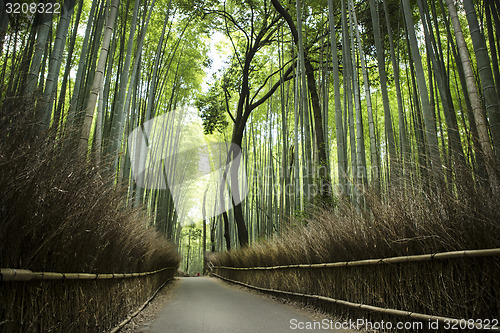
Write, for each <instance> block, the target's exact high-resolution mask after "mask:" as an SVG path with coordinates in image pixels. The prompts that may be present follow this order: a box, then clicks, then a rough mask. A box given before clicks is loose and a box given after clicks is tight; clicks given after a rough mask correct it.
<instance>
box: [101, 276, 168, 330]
mask: <svg viewBox="0 0 500 333" xmlns="http://www.w3.org/2000/svg"><path fill="white" fill-rule="evenodd" d="M173 279H174V278H173V277H171V278H170V279H168V280H167V281H165V282H163V284H162V285H161V286H160V287H159V288H158V289H156V291H155V292H154V293H153V295H151V297H150V298H148V299H147V300H146V302H144V303H143V304H142V305H141V307H140V308H139V309H137V311H135V312H134V313H132V314H130V315H129V316H128V317H127V319H125V320H123V321H122V322H121V323H120V324H118V326H116V327H115V328H113V329H112V330H111V331H110V333H117V332H119V331H120V330H121V329H122V328H123V327H124V326H125V325H127V324H128V323H129V322H130V321H131V320H132V319H134V318H135V317H136V316H137V315H138V314H139V313H141V311H142V310H144V308H145V307H146V306H147V305H148V304H149V303H151V301H152V300H153V298H155V297H156V295H157V294H158V293H159V292H160V290H161V289H162V288H163V287H164V286H165V285H166V284H167V283H168V282H170V281H172V280H173Z"/></svg>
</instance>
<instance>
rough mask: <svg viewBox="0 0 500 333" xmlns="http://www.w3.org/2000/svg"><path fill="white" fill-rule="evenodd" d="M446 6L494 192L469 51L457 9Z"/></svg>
mask: <svg viewBox="0 0 500 333" xmlns="http://www.w3.org/2000/svg"><path fill="white" fill-rule="evenodd" d="M446 4H447V5H448V11H449V13H450V18H451V23H452V25H453V30H454V31H455V38H456V40H457V48H458V52H459V54H460V59H461V60H462V65H463V69H464V74H465V81H466V84H467V90H468V93H469V99H470V102H471V106H472V111H473V113H474V121H475V123H476V127H477V132H478V135H479V142H480V144H481V149H482V153H483V154H484V155H485V157H486V169H487V172H488V176H489V179H490V184H491V186H492V187H493V189H494V190H495V189H498V185H499V182H498V178H497V177H498V176H497V174H496V171H495V170H494V168H493V161H494V153H493V150H492V147H491V143H490V136H489V134H488V126H487V120H486V116H485V113H484V110H483V107H482V105H481V98H480V96H479V92H478V89H477V86H476V80H475V77H474V71H473V69H472V64H471V61H470V58H469V50H468V49H467V43H466V41H465V38H464V34H463V31H462V27H461V26H460V20H459V18H458V13H457V9H456V7H455V4H454V2H453V0H446Z"/></svg>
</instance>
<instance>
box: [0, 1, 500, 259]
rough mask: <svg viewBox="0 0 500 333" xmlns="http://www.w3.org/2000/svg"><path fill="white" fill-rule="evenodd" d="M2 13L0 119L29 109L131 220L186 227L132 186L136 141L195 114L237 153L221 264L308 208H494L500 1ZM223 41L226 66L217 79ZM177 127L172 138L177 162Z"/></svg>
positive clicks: (499, 134) (159, 196) (214, 226)
mask: <svg viewBox="0 0 500 333" xmlns="http://www.w3.org/2000/svg"><path fill="white" fill-rule="evenodd" d="M400 4H401V6H400ZM326 6H328V7H326ZM1 13H2V14H1V15H2V18H1V19H0V87H1V89H0V95H1V98H2V99H1V102H0V103H2V105H3V106H6V108H4V109H8V107H7V106H8V105H10V104H9V103H21V102H24V103H28V105H32V106H33V110H31V112H32V116H33V118H32V120H33V121H35V122H36V131H34V133H32V135H34V136H37V135H38V136H41V135H44V133H50V135H51V137H52V138H54V139H57V138H63V137H64V138H73V139H74V140H76V141H78V142H79V154H80V155H81V158H84V159H85V160H86V162H87V163H91V164H93V165H95V166H96V167H99V168H100V169H101V170H107V171H109V172H112V173H113V174H114V175H115V177H114V179H115V183H116V184H118V183H125V184H126V185H128V193H127V195H128V198H129V203H130V205H145V206H146V207H147V210H148V212H149V213H150V215H151V216H152V217H153V220H154V222H153V224H154V226H155V227H156V228H157V230H160V231H161V232H163V233H165V235H166V237H168V238H170V239H173V240H176V241H179V239H180V237H181V235H182V234H181V231H180V230H181V228H180V225H179V221H182V220H184V219H185V218H186V214H187V212H186V211H182V210H179V209H177V208H176V207H175V204H174V203H175V199H176V198H177V197H175V195H176V194H174V193H172V192H171V191H170V190H167V189H150V188H148V189H144V188H142V187H139V186H137V184H136V182H135V180H134V177H133V176H132V165H131V162H130V156H128V154H129V152H128V150H129V149H128V148H129V147H128V142H127V137H128V135H129V134H130V133H131V132H132V130H133V129H135V128H143V127H144V123H146V122H147V121H148V120H151V119H154V118H155V117H158V116H161V115H164V114H168V113H169V112H173V111H175V110H176V109H179V107H180V106H186V105H191V106H194V107H196V108H197V109H198V112H199V114H200V116H201V118H202V122H203V126H204V130H205V132H206V135H207V137H208V138H210V140H212V141H226V142H230V143H233V144H234V146H233V147H236V148H235V149H234V150H233V149H230V150H229V152H228V155H227V157H226V161H225V162H231V161H233V160H234V159H235V156H237V155H238V153H239V152H238V151H237V150H239V149H241V151H242V152H243V156H244V159H243V160H242V163H244V165H243V164H242V165H237V166H234V167H235V168H237V169H238V170H242V169H245V170H247V185H248V196H247V198H246V199H245V200H243V201H241V200H239V199H242V198H238V196H239V195H240V194H239V192H240V187H241V186H242V185H243V184H242V183H241V180H238V179H237V178H238V177H231V176H230V175H231V174H233V175H235V174H238V173H237V172H229V171H230V170H225V171H226V173H225V175H224V176H223V179H222V180H223V181H222V185H221V188H220V189H218V192H217V195H218V196H219V200H218V203H217V205H218V208H220V207H221V206H223V207H227V208H229V207H231V209H230V210H228V211H226V212H225V213H223V214H221V215H220V216H218V217H214V218H206V219H204V220H205V222H206V223H210V230H209V232H206V233H205V234H210V247H211V248H212V249H214V250H220V249H223V248H231V247H235V245H237V244H239V245H240V246H245V245H246V244H248V243H249V242H252V241H255V240H258V239H261V238H265V237H270V236H272V235H273V234H275V233H279V232H281V230H282V229H283V228H284V227H287V226H288V225H289V224H290V223H291V222H290V220H289V217H297V218H298V219H297V220H299V221H300V220H301V218H302V217H304V219H303V221H304V223H307V222H306V220H307V219H306V218H307V215H308V211H309V210H310V209H311V207H312V206H314V205H319V206H326V207H331V208H332V209H336V207H338V206H339V205H350V204H353V205H354V206H356V207H357V209H359V210H363V211H364V210H367V209H370V208H369V205H367V203H369V201H367V200H365V198H366V192H367V191H371V192H373V194H374V197H376V198H378V199H380V200H384V198H386V197H387V196H390V195H392V193H393V191H395V190H396V189H403V190H407V191H410V190H411V191H424V192H429V191H432V192H435V193H436V194H439V193H441V189H442V188H448V189H453V188H456V187H457V186H462V185H464V184H469V185H471V188H474V189H479V188H481V189H484V188H486V189H488V190H489V191H491V192H492V193H498V189H499V186H500V184H499V183H500V180H499V171H498V167H497V163H498V154H499V153H498V151H499V149H500V148H499V147H500V101H499V96H498V93H499V91H500V88H499V87H500V83H499V81H500V70H499V69H498V64H499V62H500V59H499V56H500V33H499V29H500V23H499V22H500V21H499V17H500V6H499V5H498V3H497V2H496V1H493V0H487V1H485V2H484V3H483V4H482V5H481V8H479V7H478V4H476V3H475V2H474V1H472V0H463V2H462V1H452V0H444V1H437V2H432V1H431V2H428V1H423V0H418V1H416V2H412V1H409V0H403V1H402V2H401V3H400V2H398V1H393V0H386V1H379V0H367V1H357V0H341V1H338V2H336V1H333V0H328V1H327V2H321V1H316V0H297V1H292V2H287V3H285V2H282V1H279V0H258V1H247V0H238V1H237V0H226V1H223V2H218V1H198V0H175V1H174V0H143V1H139V0H137V1H125V2H120V1H117V0H99V1H92V2H85V1H81V0H80V1H75V0H67V1H65V6H63V10H62V13H61V15H53V16H51V14H46V15H43V14H36V15H34V16H33V17H31V16H16V17H13V16H11V17H9V16H8V15H7V14H6V13H5V12H3V11H2V12H1ZM214 31H218V32H219V33H222V34H224V35H225V38H226V41H227V49H226V50H225V51H226V53H227V56H228V59H227V60H226V64H225V66H224V68H222V69H221V70H220V71H219V72H218V73H216V74H215V75H214V77H213V78H207V79H206V78H205V73H204V71H203V69H205V68H206V67H208V66H209V63H210V61H209V60H208V59H207V51H208V41H209V36H210V34H211V33H213V32H214ZM204 80H205V81H208V83H209V84H210V86H209V87H208V88H207V89H206V91H201V83H202V82H203V81H204ZM26 101H27V102H26ZM168 119H171V118H168ZM172 119H173V118H172ZM169 121H174V120H169ZM175 121H179V122H182V121H180V120H179V119H177V120H175ZM181 128H182V127H179V128H176V129H173V128H171V127H169V130H168V133H166V134H165V135H168V136H169V138H172V140H173V141H172V142H174V143H172V146H171V147H170V148H172V149H174V150H175V149H178V144H176V143H175V142H178V140H180V138H181V137H182V135H183V134H184V133H183V130H181ZM145 132H146V131H143V133H145ZM146 139H147V140H149V139H150V138H149V137H148V138H146ZM176 140H177V141H176ZM154 154H156V155H154ZM154 154H153V155H152V156H154V158H156V157H159V158H160V157H161V155H160V154H161V153H159V152H154ZM157 162H158V161H151V159H148V158H146V157H144V158H143V159H142V160H141V161H140V163H141V165H142V166H144V167H149V166H151V165H152V164H151V163H157ZM160 162H161V163H163V164H161V165H162V166H163V167H172V168H173V166H174V165H176V162H178V161H176V160H175V158H174V157H168V158H163V160H161V158H160ZM160 162H158V163H160ZM219 162H220V164H221V165H222V164H224V163H223V161H219ZM226 164H227V163H226ZM233 171H235V170H233ZM179 172H180V171H179ZM184 172H185V170H184ZM156 177H157V178H158V179H154V180H152V182H153V183H155V182H156V183H161V181H162V177H164V175H161V174H160V173H159V174H158V175H156ZM228 177H229V178H228ZM228 189H229V191H231V194H232V195H233V196H234V197H235V200H234V202H224V200H225V199H223V197H222V194H223V193H224V191H228ZM204 190H206V189H200V191H204ZM402 193H405V192H404V191H403V192H402ZM180 197H182V194H180ZM220 198H222V199H220ZM226 201H227V200H226ZM190 204H191V205H201V203H190ZM212 208H213V207H209V208H207V209H212ZM293 223H298V222H293ZM206 237H209V236H207V235H205V238H206ZM206 247H207V246H206V244H205V246H204V248H206Z"/></svg>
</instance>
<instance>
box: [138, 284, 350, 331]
mask: <svg viewBox="0 0 500 333" xmlns="http://www.w3.org/2000/svg"><path fill="white" fill-rule="evenodd" d="M294 319H295V320H296V323H297V324H298V323H299V322H301V323H304V325H305V324H306V323H308V322H309V323H313V322H315V321H316V322H321V321H322V320H323V318H318V317H317V316H313V315H312V314H311V313H308V312H306V311H301V310H300V309H297V308H296V307H294V306H291V305H287V304H282V303H280V302H278V301H275V300H272V299H270V298H267V297H265V296H261V295H258V294H254V293H251V292H248V291H245V290H243V289H241V288H238V287H234V286H230V285H227V284H224V283H223V282H221V281H219V280H216V279H214V278H207V277H189V278H181V279H180V281H179V286H178V287H176V288H175V289H174V290H172V296H171V299H170V300H169V301H168V302H167V304H166V305H165V307H164V308H163V309H162V310H161V311H160V313H159V315H158V317H157V318H156V319H155V320H154V321H153V322H152V323H150V324H149V325H147V326H146V327H144V328H143V329H142V330H141V332H148V333H153V332H154V333H164V332H168V333H190V332H207V333H208V332H214V333H224V332H238V333H245V332H252V333H257V332H266V333H267V332H273V333H278V332H297V331H299V332H300V331H305V332H348V331H339V330H334V329H331V328H326V329H319V330H311V329H305V327H304V329H299V328H298V326H297V325H292V320H294ZM328 321H329V320H328ZM293 327H295V329H293ZM351 332H352V331H351Z"/></svg>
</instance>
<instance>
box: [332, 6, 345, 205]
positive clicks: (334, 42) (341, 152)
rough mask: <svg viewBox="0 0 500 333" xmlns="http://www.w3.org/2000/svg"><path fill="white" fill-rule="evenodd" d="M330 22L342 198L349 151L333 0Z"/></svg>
mask: <svg viewBox="0 0 500 333" xmlns="http://www.w3.org/2000/svg"><path fill="white" fill-rule="evenodd" d="M328 24H329V26H330V40H331V49H332V72H333V90H334V99H335V131H336V135H337V160H338V165H337V169H338V174H339V187H340V196H341V198H342V197H344V196H345V195H346V194H347V178H346V177H347V152H346V146H345V142H344V125H343V120H342V103H341V102H342V101H341V96H340V75H339V60H338V54H337V36H336V32H335V18H334V13H333V0H328Z"/></svg>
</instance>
